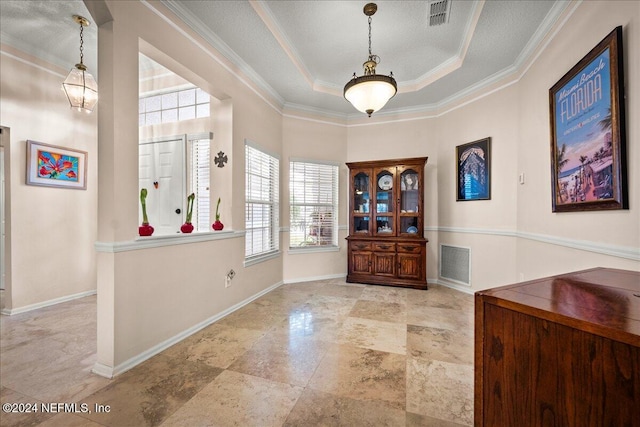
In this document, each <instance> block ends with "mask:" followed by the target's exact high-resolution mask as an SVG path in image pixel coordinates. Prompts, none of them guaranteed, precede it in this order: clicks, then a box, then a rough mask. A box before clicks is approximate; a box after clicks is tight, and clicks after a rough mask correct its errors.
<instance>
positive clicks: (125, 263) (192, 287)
mask: <svg viewBox="0 0 640 427" xmlns="http://www.w3.org/2000/svg"><path fill="white" fill-rule="evenodd" d="M107 5H108V7H109V10H110V12H111V15H112V16H113V21H112V22H109V23H106V24H103V25H101V26H100V28H99V55H100V76H101V78H100V90H101V102H103V104H102V105H101V106H103V107H104V108H103V111H104V110H107V112H108V114H106V115H102V114H101V116H100V118H99V138H100V149H101V150H102V147H104V150H103V151H101V152H100V168H101V175H100V179H101V182H100V185H101V187H100V192H101V194H100V201H99V204H100V205H101V206H105V209H104V210H103V209H102V207H101V209H100V218H99V222H100V230H101V232H100V236H99V239H100V241H101V248H103V249H102V251H101V253H100V254H99V257H98V258H99V264H98V265H99V267H98V365H97V369H98V371H100V372H101V373H103V374H106V375H109V374H114V373H118V372H120V371H122V370H124V369H126V368H127V367H130V366H132V365H134V364H135V363H137V362H139V361H140V360H141V359H140V358H141V357H142V360H143V359H144V357H145V356H144V355H145V354H147V356H146V357H148V355H149V351H153V349H154V348H156V349H157V348H158V347H157V346H158V345H160V346H161V345H162V343H165V342H167V341H170V340H172V339H174V337H176V336H178V335H180V334H181V333H183V332H184V331H185V330H188V329H190V328H192V327H194V325H198V324H201V323H202V322H206V321H207V320H208V319H212V318H214V317H215V316H216V315H219V314H220V313H221V312H222V311H223V310H224V309H228V308H229V307H232V306H234V305H236V304H238V303H241V302H242V301H244V300H246V299H247V298H250V297H252V296H253V295H255V294H257V293H259V292H261V291H263V290H265V289H267V288H269V287H270V286H273V285H277V284H278V283H281V282H282V258H281V257H277V258H275V259H272V260H269V261H266V262H262V263H260V264H257V265H253V266H251V267H246V268H245V267H243V264H242V261H243V260H244V238H243V235H242V234H240V235H234V236H231V237H230V238H229V239H223V240H214V241H208V242H199V243H195V242H194V243H190V242H189V241H188V240H186V241H185V240H181V241H180V242H179V243H180V244H175V245H165V246H162V247H153V248H146V247H144V244H143V243H141V240H139V239H138V238H137V227H138V224H137V209H138V201H137V196H138V194H137V188H138V183H137V181H138V178H137V168H138V166H137V158H138V157H137V146H138V143H137V141H138V126H137V119H136V117H137V108H138V101H137V95H138V81H137V74H138V68H137V55H138V49H139V48H140V49H142V50H143V51H144V53H145V54H146V55H147V56H151V57H152V59H154V60H155V61H157V62H159V63H161V64H162V65H164V66H165V67H167V68H169V69H170V70H171V71H173V72H174V73H176V74H178V75H180V76H182V77H183V78H185V79H186V80H189V81H191V82H193V83H194V84H196V85H198V86H199V87H202V88H203V89H204V90H205V91H207V92H209V93H210V94H212V95H214V96H216V97H217V98H218V99H220V100H221V101H220V102H219V103H215V105H214V106H213V107H212V108H213V109H214V110H215V111H216V112H218V111H219V112H222V114H221V115H220V117H218V118H216V119H215V120H214V121H213V125H212V126H213V129H212V131H213V132H214V134H215V137H214V147H215V148H214V150H215V149H217V148H218V147H222V148H223V151H225V153H226V154H227V155H228V157H229V163H227V166H226V167H225V168H222V169H220V168H215V167H214V168H213V170H212V188H213V189H212V198H214V199H216V200H217V197H218V195H220V196H221V197H222V198H223V205H222V208H223V216H222V221H223V222H224V223H225V231H226V230H229V229H234V228H235V229H237V230H243V228H244V190H243V189H244V169H245V168H244V144H245V139H249V140H252V141H254V142H256V143H258V144H260V145H261V146H262V147H264V148H265V149H267V150H269V151H271V152H273V153H275V154H278V155H281V151H282V148H281V146H282V121H281V116H280V114H279V112H278V111H276V110H274V109H273V108H272V106H270V105H268V103H267V102H265V100H264V99H263V98H261V97H260V96H258V95H257V93H256V91H253V90H251V89H249V88H247V87H246V86H245V85H243V84H241V83H240V82H239V81H238V80H237V77H236V75H235V74H232V73H231V72H229V71H228V69H226V68H225V67H223V66H222V65H221V63H220V62H219V61H216V60H215V59H214V58H213V57H212V53H211V52H210V51H205V50H203V49H202V48H201V47H198V46H197V45H196V44H194V43H192V42H191V41H190V40H188V39H187V36H188V37H189V38H192V40H193V38H196V39H198V37H197V36H196V35H195V34H193V33H191V32H190V30H188V29H187V28H186V26H183V25H181V26H180V27H179V28H176V27H174V26H172V25H169V24H168V23H167V22H166V21H164V20H162V19H161V18H160V17H158V16H157V15H156V14H154V13H153V12H152V11H151V10H150V9H149V8H147V7H146V6H145V5H143V4H141V3H138V2H118V1H114V2H107ZM153 5H154V6H156V7H162V6H161V5H159V4H158V3H157V2H154V3H153ZM139 22H145V25H144V26H139V25H137V23H139ZM139 41H140V42H139ZM199 42H200V46H205V45H206V43H205V42H204V41H202V40H199ZM139 46H140V47H139ZM169 58H170V60H169ZM103 71H104V73H103ZM103 94H104V96H103ZM218 144H219V145H218ZM129 159H134V161H129ZM116 165H117V168H118V170H119V174H118V176H117V177H116V176H113V174H111V171H113V170H114V169H115V168H116ZM232 189H235V191H232ZM120 200H121V201H123V203H124V204H123V205H122V206H121V205H118V204H115V205H114V204H112V201H120ZM125 201H126V202H125ZM152 225H153V224H152ZM189 237H190V236H187V237H183V239H189ZM150 240H151V241H153V238H151V239H150ZM142 242H145V240H142ZM123 245H124V246H127V247H128V248H129V249H127V250H120V249H119V248H121V247H122V246H123ZM138 246H139V247H138ZM230 269H234V270H235V271H236V273H237V275H236V277H235V278H234V280H233V282H232V286H231V287H229V288H225V287H224V276H225V274H226V273H227V271H229V270H230ZM141 355H142V356H141Z"/></svg>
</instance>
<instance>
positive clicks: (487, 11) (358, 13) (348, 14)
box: [0, 0, 567, 116]
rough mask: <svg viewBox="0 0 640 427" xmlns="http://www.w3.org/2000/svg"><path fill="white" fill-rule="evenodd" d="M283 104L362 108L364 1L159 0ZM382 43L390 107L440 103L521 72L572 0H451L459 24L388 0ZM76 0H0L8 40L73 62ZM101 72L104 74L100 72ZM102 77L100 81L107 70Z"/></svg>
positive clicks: (1, 35) (377, 49) (88, 53)
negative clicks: (354, 82)
mask: <svg viewBox="0 0 640 427" xmlns="http://www.w3.org/2000/svg"><path fill="white" fill-rule="evenodd" d="M161 2H162V3H163V4H164V5H165V6H167V7H168V8H169V9H170V10H171V11H172V12H173V13H175V14H176V15H177V16H178V17H179V18H180V19H181V20H183V21H184V22H185V23H186V24H187V25H189V26H190V27H191V28H193V29H194V30H195V31H196V32H198V33H199V34H200V35H201V36H202V37H204V39H206V40H207V41H208V42H209V43H210V44H211V45H212V46H213V47H214V48H216V49H217V50H218V51H220V52H221V53H222V54H224V55H225V56H226V57H227V58H229V59H230V60H231V61H233V62H234V63H235V64H236V65H237V66H238V67H239V68H240V69H241V70H243V72H244V73H246V74H247V75H248V76H249V77H250V78H251V79H252V80H253V81H254V82H255V83H256V84H258V85H259V86H261V87H262V88H263V89H265V90H266V91H268V92H269V93H271V95H272V96H273V97H274V98H275V99H276V100H278V102H280V104H281V105H282V106H286V107H289V108H294V109H302V110H312V111H318V112H322V113H325V114H337V115H341V116H346V115H358V114H360V113H358V112H356V111H355V110H354V109H353V107H352V106H351V105H350V104H349V103H348V102H347V101H345V100H344V98H342V88H343V87H344V84H345V83H346V82H347V81H348V80H349V79H350V78H351V76H352V75H353V73H354V72H355V73H357V74H358V75H361V74H362V63H363V62H364V61H365V60H366V58H367V55H368V24H367V17H366V16H365V15H364V14H363V12H362V7H363V6H364V4H365V3H366V1H291V0H288V1H271V0H268V1H241V0H236V1H197V0H189V1H178V0H161ZM377 5H378V11H377V13H376V14H375V15H374V16H373V18H372V40H371V42H372V51H373V53H374V54H376V55H378V56H379V57H380V58H381V62H380V64H379V65H378V67H377V72H378V73H380V74H388V73H389V72H390V71H393V74H394V76H395V78H396V80H397V81H398V89H399V90H398V94H397V95H396V96H395V97H394V98H393V99H392V100H391V101H389V103H388V104H387V106H386V107H385V108H384V110H383V111H381V112H380V113H381V114H382V113H386V112H402V111H419V110H425V109H429V108H433V107H434V106H437V105H442V104H443V103H446V102H448V101H451V100H453V99H456V98H457V97H460V96H462V95H463V94H466V93H468V92H469V91H472V90H474V89H478V88H481V87H483V86H484V85H486V84H488V83H490V82H493V81H494V80H496V79H498V78H500V77H501V76H504V75H508V74H509V73H513V72H515V71H517V70H518V67H519V66H521V65H522V64H523V63H524V62H525V61H526V59H527V58H528V57H529V55H530V54H531V53H532V52H533V50H534V49H535V48H536V47H537V44H538V43H539V41H540V40H541V39H542V38H543V37H544V36H545V35H546V33H547V31H549V29H550V28H551V26H552V25H553V24H554V23H555V21H556V19H557V18H558V16H559V15H560V14H561V13H562V11H563V10H564V8H565V7H566V6H567V2H566V1H564V0H562V1H551V0H532V1H528V0H516V1H507V0H499V1H498V0H487V1H471V0H452V3H451V13H450V19H449V22H448V23H446V24H444V25H440V26H435V27H430V26H429V25H428V2H427V1H397V0H394V1H386V0H385V1H378V2H377ZM73 14H80V15H83V16H86V17H88V18H89V19H90V20H92V19H91V17H90V16H89V14H88V12H87V9H86V7H85V6H84V3H83V2H82V1H79V0H74V1H53V0H49V1H39V0H32V1H8V0H2V1H0V29H1V31H0V40H1V41H2V43H6V44H8V45H11V46H13V47H15V48H17V49H20V50H22V51H25V52H27V53H30V54H32V55H34V56H37V57H40V58H42V59H44V60H46V61H49V62H51V63H54V64H56V65H59V66H61V67H64V68H69V69H70V68H71V67H72V66H73V65H74V64H75V63H77V62H78V60H79V26H78V25H77V24H76V23H75V22H74V21H73V20H72V19H71V16H72V15H73ZM96 34H97V29H96V26H95V24H92V25H91V26H90V27H89V28H87V29H85V35H84V39H85V63H86V64H87V66H88V67H89V70H90V71H94V70H97V65H96V63H97V61H96V57H97V54H96V49H97V47H96V46H97V44H96ZM94 74H95V72H94ZM98 81H99V80H98Z"/></svg>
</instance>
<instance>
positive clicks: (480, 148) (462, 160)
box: [456, 138, 491, 202]
mask: <svg viewBox="0 0 640 427" xmlns="http://www.w3.org/2000/svg"><path fill="white" fill-rule="evenodd" d="M456 159H457V162H458V167H457V169H456V171H457V174H456V176H457V179H456V181H457V185H456V188H457V197H456V200H457V201H459V202H462V201H467V200H490V199H491V138H484V139H479V140H478V141H473V142H470V143H468V144H463V145H458V146H457V147H456Z"/></svg>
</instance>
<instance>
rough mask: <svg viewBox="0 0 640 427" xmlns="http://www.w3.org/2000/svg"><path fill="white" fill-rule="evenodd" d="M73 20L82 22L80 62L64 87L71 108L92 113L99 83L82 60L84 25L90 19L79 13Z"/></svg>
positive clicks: (66, 80)
mask: <svg viewBox="0 0 640 427" xmlns="http://www.w3.org/2000/svg"><path fill="white" fill-rule="evenodd" d="M73 20H74V21H75V22H76V23H78V24H80V63H79V64H76V66H75V68H72V69H71V71H70V72H69V75H68V76H67V78H66V79H65V81H64V83H62V88H63V89H64V92H65V93H66V94H67V98H68V99H69V104H71V108H77V109H78V111H85V112H87V113H90V112H91V111H93V107H95V106H96V103H97V102H98V84H97V83H96V80H95V79H94V78H93V76H92V75H91V74H90V73H89V72H88V71H87V67H86V66H85V65H84V63H83V62H82V59H83V56H84V55H83V53H82V49H83V46H82V45H83V43H84V40H83V38H82V35H83V31H84V27H87V26H88V25H89V21H88V20H87V19H86V18H84V17H82V16H79V15H73Z"/></svg>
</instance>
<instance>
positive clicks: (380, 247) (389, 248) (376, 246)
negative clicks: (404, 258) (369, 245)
mask: <svg viewBox="0 0 640 427" xmlns="http://www.w3.org/2000/svg"><path fill="white" fill-rule="evenodd" d="M373 250H374V252H395V251H396V244H395V243H385V242H382V243H381V242H374V243H373Z"/></svg>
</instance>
